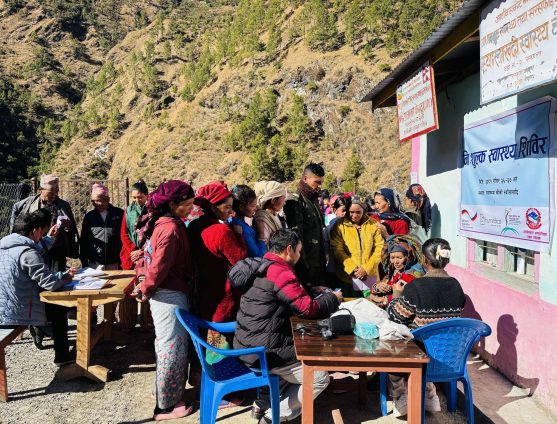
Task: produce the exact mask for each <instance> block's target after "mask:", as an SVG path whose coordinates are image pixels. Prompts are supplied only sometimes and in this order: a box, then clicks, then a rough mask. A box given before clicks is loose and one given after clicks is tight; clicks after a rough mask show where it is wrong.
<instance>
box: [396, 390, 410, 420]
mask: <svg viewBox="0 0 557 424" xmlns="http://www.w3.org/2000/svg"><path fill="white" fill-rule="evenodd" d="M407 413H408V398H407V397H406V394H403V395H400V396H399V397H397V398H394V399H393V416H394V417H402V416H404V415H406V414H407Z"/></svg>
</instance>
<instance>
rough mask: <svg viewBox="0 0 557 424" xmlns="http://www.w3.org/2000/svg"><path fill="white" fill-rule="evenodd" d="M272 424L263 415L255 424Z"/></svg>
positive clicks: (270, 420)
mask: <svg viewBox="0 0 557 424" xmlns="http://www.w3.org/2000/svg"><path fill="white" fill-rule="evenodd" d="M272 422H273V420H272V419H270V418H267V417H266V416H265V415H263V416H262V417H261V418H260V420H259V422H258V423H257V424H271V423H272Z"/></svg>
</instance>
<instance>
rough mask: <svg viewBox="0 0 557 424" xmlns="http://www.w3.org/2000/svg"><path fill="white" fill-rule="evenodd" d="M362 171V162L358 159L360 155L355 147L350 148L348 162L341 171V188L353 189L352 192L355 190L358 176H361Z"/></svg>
mask: <svg viewBox="0 0 557 424" xmlns="http://www.w3.org/2000/svg"><path fill="white" fill-rule="evenodd" d="M363 173H364V164H363V163H362V161H361V160H360V155H359V154H358V152H357V151H356V149H353V150H352V155H351V156H350V158H349V159H348V162H347V164H346V166H345V168H344V171H343V173H342V179H343V181H344V183H345V185H344V186H343V188H344V189H345V190H346V191H350V190H352V188H353V189H354V192H356V191H357V185H358V178H360V177H361V176H362V174H363Z"/></svg>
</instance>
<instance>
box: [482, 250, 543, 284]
mask: <svg viewBox="0 0 557 424" xmlns="http://www.w3.org/2000/svg"><path fill="white" fill-rule="evenodd" d="M474 245H475V252H474V258H475V261H476V262H477V263H480V264H483V265H485V266H486V267H489V268H491V269H493V270H494V271H495V270H496V271H499V272H504V273H506V275H507V276H508V277H511V278H512V277H519V278H520V279H521V280H528V281H531V282H534V279H535V271H534V270H535V262H536V260H535V252H534V251H533V250H527V249H521V248H518V247H512V246H505V245H500V244H497V243H493V242H490V241H483V240H475V241H474ZM494 277H495V276H494ZM497 278H498V279H499V280H505V281H508V280H509V279H508V278H505V277H502V276H501V275H500V274H499V276H498V277H497Z"/></svg>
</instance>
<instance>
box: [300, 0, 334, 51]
mask: <svg viewBox="0 0 557 424" xmlns="http://www.w3.org/2000/svg"><path fill="white" fill-rule="evenodd" d="M304 9H305V10H306V14H305V16H306V17H309V20H310V26H309V29H308V31H307V35H306V42H307V44H308V46H309V47H310V48H311V49H312V50H320V51H327V50H332V49H334V48H336V47H337V44H338V29H337V25H336V19H335V16H334V15H333V14H331V13H329V11H328V9H327V4H326V2H325V1H324V0H310V1H309V2H308V3H306V5H305V6H304Z"/></svg>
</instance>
